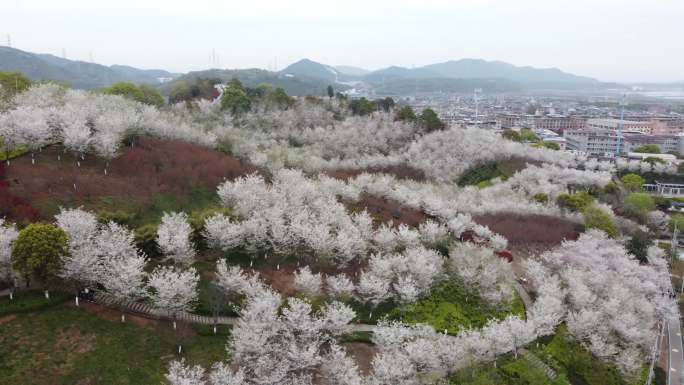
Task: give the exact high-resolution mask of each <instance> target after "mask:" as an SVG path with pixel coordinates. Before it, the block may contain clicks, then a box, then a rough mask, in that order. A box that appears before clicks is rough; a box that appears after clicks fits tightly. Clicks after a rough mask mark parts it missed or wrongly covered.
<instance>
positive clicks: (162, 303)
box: [147, 266, 199, 354]
mask: <svg viewBox="0 0 684 385" xmlns="http://www.w3.org/2000/svg"><path fill="white" fill-rule="evenodd" d="M198 283H199V275H197V272H196V271H195V269H194V268H192V267H191V268H189V269H187V270H185V271H183V270H180V269H177V268H175V267H171V266H161V267H157V268H156V269H154V271H152V274H150V276H149V278H148V281H147V286H148V288H149V289H150V294H149V298H150V302H151V303H152V306H154V308H155V309H157V310H159V311H163V312H164V313H166V314H167V315H169V316H170V317H171V319H172V322H173V330H176V319H177V317H178V314H180V313H182V312H186V311H190V310H192V309H193V308H194V307H195V304H196V303H197V284H198ZM181 350H182V345H181V344H180V343H179V344H178V353H179V354H180V352H181Z"/></svg>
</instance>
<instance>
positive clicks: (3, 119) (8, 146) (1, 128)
mask: <svg viewBox="0 0 684 385" xmlns="http://www.w3.org/2000/svg"><path fill="white" fill-rule="evenodd" d="M20 131H21V128H20V126H19V124H18V123H17V121H16V117H15V116H14V114H11V113H0V139H2V146H3V150H4V152H5V159H6V162H7V165H8V166H9V165H10V159H9V158H10V154H11V153H12V151H14V150H15V149H16V148H17V147H18V146H19V145H21V144H23V143H22V140H23V138H22V137H21V135H20Z"/></svg>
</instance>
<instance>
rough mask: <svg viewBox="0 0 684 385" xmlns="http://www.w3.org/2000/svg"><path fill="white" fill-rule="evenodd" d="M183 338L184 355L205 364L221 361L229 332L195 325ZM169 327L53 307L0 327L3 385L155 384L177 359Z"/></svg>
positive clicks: (173, 339)
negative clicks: (144, 324) (215, 331)
mask: <svg viewBox="0 0 684 385" xmlns="http://www.w3.org/2000/svg"><path fill="white" fill-rule="evenodd" d="M191 334H192V335H191V336H188V337H185V338H184V342H183V345H184V353H183V355H182V356H183V357H185V359H186V360H188V361H189V362H191V363H197V364H201V365H203V366H209V365H210V364H211V363H213V362H216V361H218V360H225V359H226V358H227V353H226V350H225V344H226V342H227V336H228V334H229V331H228V330H227V329H226V328H225V327H222V328H221V329H220V330H219V333H218V334H217V335H213V333H212V331H211V330H210V328H209V327H206V326H205V327H197V329H196V331H195V332H194V333H191ZM177 341H178V340H177V339H176V338H175V337H174V334H173V332H172V330H171V329H170V327H168V326H167V325H164V326H163V327H162V326H158V327H156V328H155V329H149V328H144V327H140V326H136V325H134V324H132V323H130V322H129V323H125V324H122V323H120V322H113V321H108V320H104V319H101V318H98V317H96V316H95V315H92V314H90V313H88V312H86V311H85V310H83V309H82V308H74V307H67V306H55V307H52V308H49V309H46V310H43V311H41V312H39V313H26V314H19V315H17V317H16V319H13V320H10V321H5V322H4V323H3V324H2V325H0V379H1V380H0V383H2V384H3V385H29V384H34V385H59V384H64V385H67V384H68V385H74V384H99V385H105V384H106V385H108V384H160V383H162V380H163V376H164V373H165V372H166V365H167V364H168V362H169V361H171V360H173V359H176V358H178V357H179V356H178V355H177V354H176V344H177Z"/></svg>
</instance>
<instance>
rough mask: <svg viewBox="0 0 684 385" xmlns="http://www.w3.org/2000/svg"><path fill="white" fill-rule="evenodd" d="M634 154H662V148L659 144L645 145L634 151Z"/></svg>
mask: <svg viewBox="0 0 684 385" xmlns="http://www.w3.org/2000/svg"><path fill="white" fill-rule="evenodd" d="M634 152H640V153H642V154H660V147H659V146H658V145H657V144H645V145H643V146H640V147H637V148H635V149H634Z"/></svg>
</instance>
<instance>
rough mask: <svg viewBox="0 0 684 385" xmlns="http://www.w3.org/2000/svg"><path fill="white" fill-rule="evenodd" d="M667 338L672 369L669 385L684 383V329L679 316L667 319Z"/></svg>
mask: <svg viewBox="0 0 684 385" xmlns="http://www.w3.org/2000/svg"><path fill="white" fill-rule="evenodd" d="M667 335H668V336H667V339H668V343H669V345H668V346H669V350H670V351H669V358H668V361H667V362H668V365H669V367H670V370H669V371H668V373H667V383H668V385H682V384H684V378H683V377H682V370H684V356H683V355H682V329H681V325H680V322H679V317H677V318H676V319H675V318H673V319H670V320H668V321H667Z"/></svg>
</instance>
